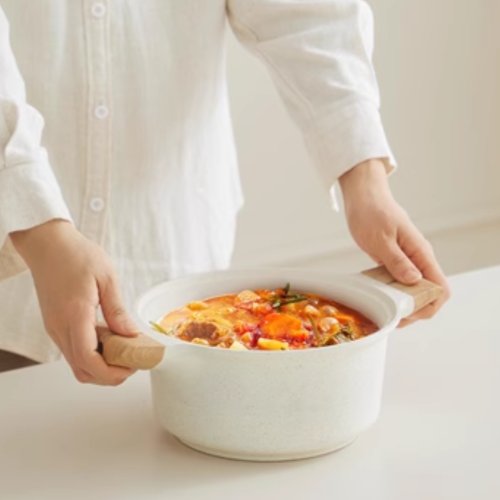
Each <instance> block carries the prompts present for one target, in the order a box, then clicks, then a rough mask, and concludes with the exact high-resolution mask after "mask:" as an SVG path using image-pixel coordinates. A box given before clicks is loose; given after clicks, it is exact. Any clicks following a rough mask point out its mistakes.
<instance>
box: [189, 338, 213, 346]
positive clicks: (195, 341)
mask: <svg viewBox="0 0 500 500" xmlns="http://www.w3.org/2000/svg"><path fill="white" fill-rule="evenodd" d="M191 344H198V345H210V342H209V341H208V340H206V339H199V338H198V337H195V338H194V339H193V340H191Z"/></svg>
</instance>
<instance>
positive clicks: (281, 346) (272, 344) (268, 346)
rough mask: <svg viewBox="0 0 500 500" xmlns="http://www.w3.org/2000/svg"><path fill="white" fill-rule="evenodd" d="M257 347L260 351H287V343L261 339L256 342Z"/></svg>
mask: <svg viewBox="0 0 500 500" xmlns="http://www.w3.org/2000/svg"><path fill="white" fill-rule="evenodd" d="M257 345H258V346H259V348H260V349H264V350H266V351H285V350H287V349H288V347H289V345H288V342H281V341H280V340H273V339H265V338H263V337H261V338H260V339H259V340H258V341H257Z"/></svg>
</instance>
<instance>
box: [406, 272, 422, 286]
mask: <svg viewBox="0 0 500 500" xmlns="http://www.w3.org/2000/svg"><path fill="white" fill-rule="evenodd" d="M420 279H422V274H421V273H419V272H418V271H417V270H415V269H408V270H407V271H405V272H404V274H403V280H404V281H406V282H407V283H413V282H415V281H418V280H420Z"/></svg>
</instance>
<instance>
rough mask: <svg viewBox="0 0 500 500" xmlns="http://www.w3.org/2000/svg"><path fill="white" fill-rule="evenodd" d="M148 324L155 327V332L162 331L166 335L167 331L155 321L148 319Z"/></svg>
mask: <svg viewBox="0 0 500 500" xmlns="http://www.w3.org/2000/svg"><path fill="white" fill-rule="evenodd" d="M149 324H150V325H151V326H152V327H153V329H155V330H156V331H157V332H160V333H163V334H164V335H168V332H167V331H166V330H165V329H164V328H163V327H162V326H161V325H160V324H158V323H156V322H155V321H150V322H149Z"/></svg>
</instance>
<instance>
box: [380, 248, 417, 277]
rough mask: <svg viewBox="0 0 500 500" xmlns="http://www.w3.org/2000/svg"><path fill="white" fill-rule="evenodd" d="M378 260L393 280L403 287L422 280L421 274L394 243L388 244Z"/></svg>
mask: <svg viewBox="0 0 500 500" xmlns="http://www.w3.org/2000/svg"><path fill="white" fill-rule="evenodd" d="M380 260H381V261H382V262H383V264H384V265H385V267H387V269H388V270H389V272H390V273H391V275H392V276H393V278H394V279H396V280H397V281H399V282H400V283H403V284H404V285H414V284H416V283H417V282H418V281H420V280H421V279H422V273H421V272H420V271H419V270H418V269H417V267H416V266H415V264H413V262H412V261H411V260H410V259H409V258H408V257H407V255H406V254H405V253H404V252H403V250H401V248H400V247H399V245H398V244H397V243H396V242H395V241H392V242H389V243H387V244H386V246H385V248H384V249H383V250H382V252H381V254H380Z"/></svg>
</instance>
